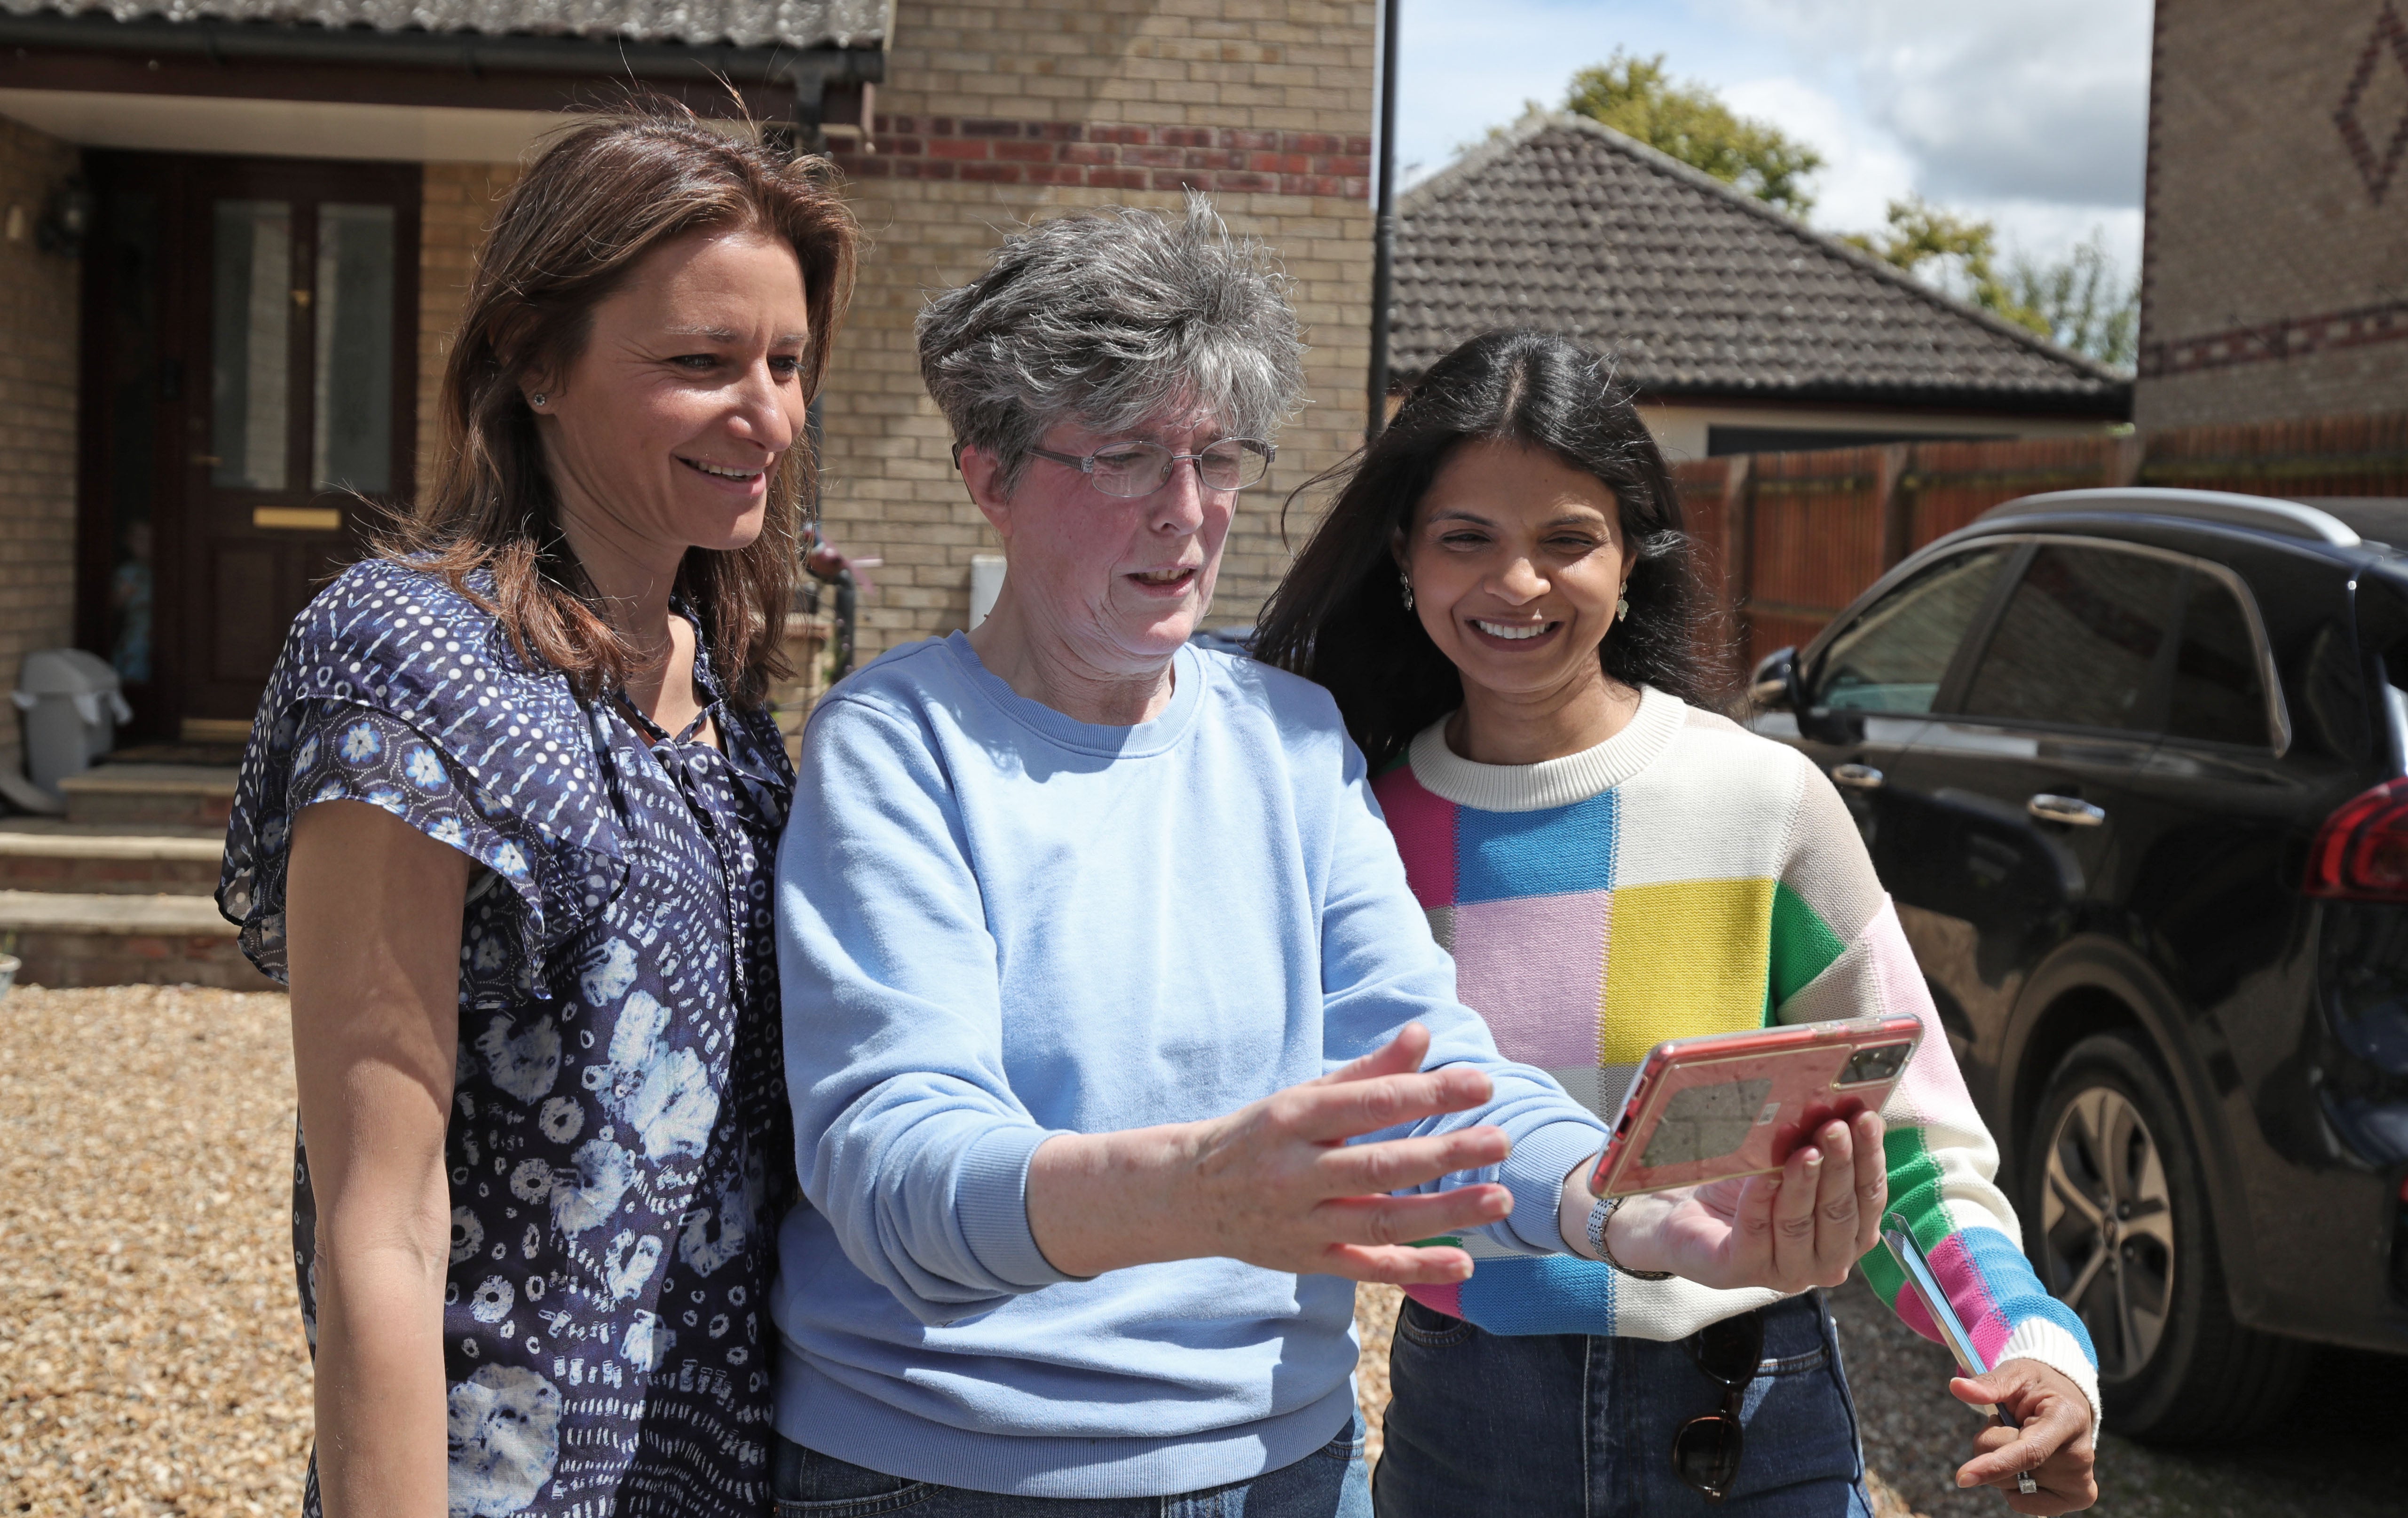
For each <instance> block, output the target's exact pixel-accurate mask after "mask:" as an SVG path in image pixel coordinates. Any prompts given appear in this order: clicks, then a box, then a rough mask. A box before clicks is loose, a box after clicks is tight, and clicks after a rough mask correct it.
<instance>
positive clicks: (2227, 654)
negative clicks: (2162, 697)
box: [2166, 574, 2267, 748]
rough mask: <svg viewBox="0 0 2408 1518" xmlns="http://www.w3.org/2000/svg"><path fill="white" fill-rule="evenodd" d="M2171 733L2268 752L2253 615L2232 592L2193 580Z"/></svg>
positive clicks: (2171, 704) (2169, 714)
mask: <svg viewBox="0 0 2408 1518" xmlns="http://www.w3.org/2000/svg"><path fill="white" fill-rule="evenodd" d="M2186 599H2187V603H2188V604H2187V605H2186V607H2185V608H2184V610H2183V636H2182V646H2181V647H2180V648H2178V649H2176V650H2175V651H2174V682H2173V690H2172V692H2171V695H2170V698H2169V701H2168V705H2167V709H2166V732H2167V733H2168V734H2169V735H2171V736H2172V737H2174V738H2203V739H2205V740H2207V741H2208V742H2211V743H2247V744H2253V745H2255V746H2257V747H2259V748H2264V747H2266V746H2267V736H2266V687H2265V685H2264V683H2263V682H2261V681H2260V680H2259V679H2258V675H2257V671H2258V664H2257V639H2256V638H2254V637H2252V636H2251V635H2250V631H2249V618H2248V615H2247V614H2246V613H2245V612H2243V610H2242V609H2241V603H2240V602H2239V601H2238V600H2236V599H2235V598H2234V597H2233V594H2232V591H2231V588H2230V587H2229V586H2227V585H2224V584H2221V583H2219V582H2218V581H2216V580H2213V579H2211V578H2209V577H2208V576H2206V575H2202V574H2194V575H2192V576H2191V581H2190V594H2189V596H2188V597H2187V598H2186Z"/></svg>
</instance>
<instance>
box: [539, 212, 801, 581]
mask: <svg viewBox="0 0 2408 1518" xmlns="http://www.w3.org/2000/svg"><path fill="white" fill-rule="evenodd" d="M809 331H810V311H809V309H808V307H807V302H806V300H805V298H804V294H803V271H802V265H801V264H800V262H799V261H798V260H797V259H796V256H795V251H794V249H793V248H792V247H791V246H789V245H788V244H786V243H785V242H783V241H781V240H779V239H777V238H775V237H770V236H763V235H761V234H759V233H755V232H749V231H746V232H731V231H726V230H724V229H723V230H718V231H704V232H695V233H689V234H687V235H686V236H681V237H677V238H673V239H671V240H670V241H668V242H665V243H663V244H662V245H661V246H659V247H657V248H655V249H653V250H652V251H651V252H650V253H647V254H646V255H645V256H644V257H643V259H642V260H641V261H639V262H638V264H637V265H636V266H635V268H634V269H633V270H632V271H631V272H630V273H629V275H628V277H627V279H626V281H625V282H624V284H623V285H622V286H621V287H620V288H619V289H618V290H617V291H616V292H615V293H613V294H611V295H610V296H609V298H608V299H605V300H604V301H602V302H601V303H600V304H599V305H597V306H596V307H595V308H594V313H593V321H592V325H591V330H590V331H589V333H588V335H587V337H586V341H585V346H584V348H583V349H582V350H581V351H580V352H579V353H578V355H577V357H576V358H575V359H574V360H573V361H572V362H571V363H569V364H568V365H566V369H565V371H563V372H557V373H543V374H536V375H530V376H529V377H528V379H527V380H526V382H525V388H526V390H527V392H528V395H529V402H530V404H532V403H533V397H534V396H535V395H536V394H542V395H543V397H544V404H543V405H542V406H541V407H538V408H537V415H538V416H539V417H541V418H543V419H544V422H543V425H542V428H541V435H542V437H543V442H544V459H545V463H546V465H548V466H549V468H550V471H551V474H552V482H553V484H554V485H555V486H556V487H557V488H558V490H559V493H560V499H561V508H562V510H563V513H564V515H565V518H566V520H565V521H564V523H563V526H564V528H565V529H566V531H567V533H568V536H569V537H570V540H571V542H572V544H573V545H574V546H575V547H576V550H577V551H578V554H579V557H580V558H581V559H583V560H585V561H586V562H587V564H588V565H589V566H596V562H595V561H596V558H597V556H609V557H619V558H624V559H629V560H635V561H642V562H647V563H654V564H657V563H662V562H666V563H667V564H669V565H671V566H674V564H675V563H676V562H677V560H678V559H680V558H681V557H682V556H683V554H684V552H685V551H686V550H687V549H689V548H704V549H715V550H720V551H732V550H736V549H740V548H743V547H745V546H746V545H747V544H749V543H751V542H752V541H753V539H754V538H756V537H759V536H760V535H761V525H762V521H763V518H764V516H765V513H766V512H767V507H768V499H769V482H770V480H771V479H772V478H773V477H774V475H775V473H776V470H777V467H778V464H779V461H780V459H781V457H782V456H783V455H784V453H785V451H786V450H787V449H788V448H790V447H792V446H793V444H794V441H795V439H796V437H799V436H801V434H802V430H803V425H804V414H805V411H806V409H807V408H808V407H809V405H810V397H809V396H808V395H806V394H803V385H802V378H801V365H802V358H803V348H804V343H805V339H806V336H807V334H808V333H809Z"/></svg>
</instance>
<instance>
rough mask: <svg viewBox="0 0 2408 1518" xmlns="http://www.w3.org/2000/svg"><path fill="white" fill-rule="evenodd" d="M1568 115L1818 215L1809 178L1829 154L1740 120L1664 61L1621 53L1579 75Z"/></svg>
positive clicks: (1796, 212) (1794, 211) (1796, 211)
mask: <svg viewBox="0 0 2408 1518" xmlns="http://www.w3.org/2000/svg"><path fill="white" fill-rule="evenodd" d="M1564 108H1565V109H1566V110H1570V111H1575V112H1577V113H1579V114H1580V115H1583V116H1585V117H1587V118H1589V119H1590V120H1591V121H1595V122H1604V123H1605V124H1606V125H1607V126H1610V127H1612V128H1613V129H1614V130H1615V131H1617V132H1620V133H1622V134H1623V135H1624V136H1632V137H1637V138H1638V139H1639V140H1640V141H1641V142H1643V143H1645V144H1647V146H1649V147H1651V148H1654V149H1656V150H1657V151H1659V152H1662V153H1666V154H1669V155H1670V156H1671V157H1674V158H1677V159H1679V160H1680V161H1681V162H1682V163H1684V164H1687V165H1690V166H1691V167H1693V168H1700V169H1703V170H1705V171H1706V172H1707V173H1708V174H1711V175H1713V177H1714V178H1715V179H1720V180H1722V181H1723V182H1724V183H1726V184H1728V185H1733V186H1736V187H1737V188H1739V189H1741V190H1744V191H1746V192H1747V193H1749V194H1751V195H1754V196H1756V198H1757V199H1758V200H1762V201H1767V202H1769V203H1770V204H1772V205H1774V206H1778V207H1780V208H1782V209H1783V210H1785V211H1787V212H1788V213H1789V214H1790V215H1792V216H1795V217H1799V218H1800V219H1803V218H1804V216H1805V215H1806V213H1807V212H1808V211H1810V210H1812V209H1813V208H1814V197H1813V194H1812V193H1809V192H1808V190H1807V188H1806V183H1805V181H1806V179H1807V177H1808V176H1809V175H1811V174H1813V172H1814V171H1815V170H1816V169H1818V168H1821V167H1822V166H1823V155H1822V154H1821V153H1818V152H1816V151H1815V150H1813V148H1810V147H1808V146H1807V145H1806V144H1805V143H1802V142H1799V140H1798V139H1796V138H1795V137H1792V136H1787V135H1786V134H1785V133H1784V132H1783V131H1782V130H1781V129H1780V128H1779V127H1777V126H1774V125H1773V124H1771V123H1770V122H1759V121H1756V120H1754V119H1752V118H1750V117H1745V116H1742V115H1740V114H1739V113H1738V112H1736V111H1734V110H1732V109H1731V108H1730V107H1728V106H1726V105H1724V104H1723V103H1722V101H1721V100H1719V99H1717V98H1716V97H1715V95H1714V93H1713V91H1712V90H1710V89H1708V88H1706V87H1705V86H1704V85H1702V84H1697V83H1678V82H1675V81H1674V80H1673V79H1672V78H1671V77H1670V74H1669V73H1667V72H1666V70H1665V67H1664V55H1663V54H1662V53H1657V54H1656V56H1655V57H1653V58H1641V57H1639V56H1637V55H1635V54H1632V53H1627V52H1625V51H1623V50H1621V49H1619V48H1617V49H1615V50H1614V53H1613V57H1612V58H1610V59H1608V60H1607V61H1606V62H1604V63H1602V64H1591V65H1590V66H1588V67H1586V68H1584V69H1582V70H1581V71H1580V72H1579V73H1577V74H1574V75H1573V76H1572V81H1571V88H1570V91H1569V92H1568V93H1566V95H1565V98H1564Z"/></svg>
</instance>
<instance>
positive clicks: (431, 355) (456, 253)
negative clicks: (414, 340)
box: [418, 164, 519, 490]
mask: <svg viewBox="0 0 2408 1518" xmlns="http://www.w3.org/2000/svg"><path fill="white" fill-rule="evenodd" d="M518 176H519V166H518V165H516V164H429V165H426V181H425V200H424V204H423V208H422V211H421V219H420V222H419V232H418V236H419V244H418V484H419V488H420V489H421V490H423V489H425V488H426V487H427V486H428V485H429V484H430V483H432V482H433V473H432V471H433V469H434V465H435V449H436V446H437V442H438V441H439V437H440V435H439V433H438V432H437V428H436V424H435V400H436V395H437V393H438V392H439V391H441V389H442V388H443V365H445V363H447V362H448V361H449V360H450V358H451V356H452V333H453V330H454V329H455V328H457V327H458V326H459V324H460V308H461V307H462V306H463V305H464V304H465V303H466V300H467V298H468V278H469V276H470V274H472V273H473V272H474V271H475V269H476V266H477V251H478V250H479V249H480V248H482V247H483V246H484V245H485V231H486V228H487V227H488V226H490V225H491V224H492V222H493V215H494V206H495V202H496V201H497V200H499V199H500V197H501V193H502V192H503V191H504V190H507V189H509V185H510V181H512V180H513V179H517V178H518Z"/></svg>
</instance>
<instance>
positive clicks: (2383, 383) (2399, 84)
mask: <svg viewBox="0 0 2408 1518" xmlns="http://www.w3.org/2000/svg"><path fill="white" fill-rule="evenodd" d="M2404 8H2408V7H2403V6H2402V0H2158V4H2157V45H2156V56H2155V60H2154V66H2153V68H2152V70H2151V79H2150V107H2149V184H2148V219H2147V233H2146V245H2145V248H2144V251H2143V294H2142V330H2141V348H2142V351H2141V367H2140V380H2139V383H2138V387H2137V391H2136V397H2135V407H2136V420H2137V421H2138V422H2140V424H2141V425H2142V426H2143V427H2144V428H2154V427H2166V426H2186V425H2196V424H2205V423H2218V422H2249V421H2260V420H2269V419H2277V418H2293V417H2305V416H2316V415H2324V414H2330V413H2335V412H2344V411H2367V410H2374V409H2379V408H2388V407H2392V406H2396V405H2398V404H2399V397H2400V396H2401V394H2402V393H2403V390H2408V288H2403V285H2402V272H2403V270H2408V158H2403V156H2402V155H2401V153H2400V152H2399V150H2398V149H2399V145H2400V143H2401V141H2402V140H2403V138H2402V136H2401V134H2402V132H2403V131H2408V127H2404V126H2403V123H2408V24H2403V22H2408V15H2403V9H2404Z"/></svg>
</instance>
